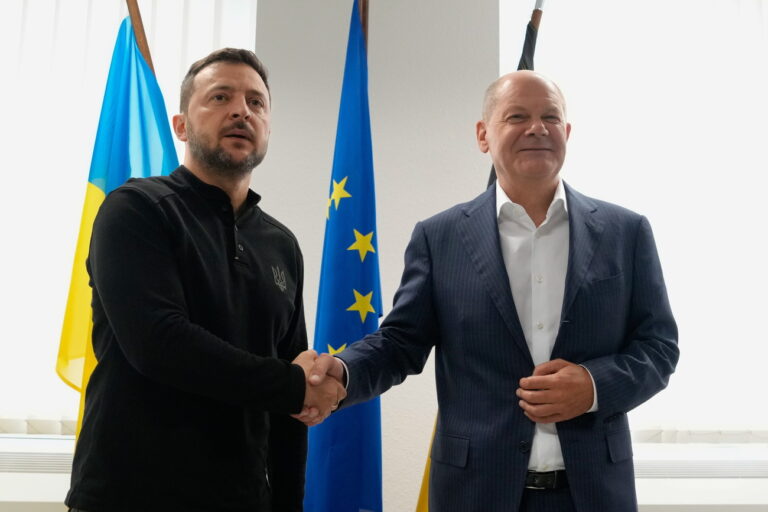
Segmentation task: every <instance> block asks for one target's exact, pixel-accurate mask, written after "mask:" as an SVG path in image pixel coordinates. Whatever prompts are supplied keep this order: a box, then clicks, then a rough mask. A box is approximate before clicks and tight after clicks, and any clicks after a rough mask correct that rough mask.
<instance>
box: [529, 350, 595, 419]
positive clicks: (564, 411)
mask: <svg viewBox="0 0 768 512" xmlns="http://www.w3.org/2000/svg"><path fill="white" fill-rule="evenodd" d="M516 395H517V397H518V398H520V401H519V402H518V405H519V406H520V408H521V409H523V412H524V413H525V415H526V416H527V417H528V418H530V419H531V421H535V422H537V423H552V422H553V421H565V420H569V419H571V418H575V417H576V416H580V415H582V414H584V413H585V412H587V411H588V410H589V408H590V407H591V405H592V402H593V398H594V396H593V395H594V394H593V388H592V379H591V377H590V376H589V372H588V371H587V370H586V369H585V368H584V367H582V366H579V365H576V364H573V363H570V362H568V361H565V360H562V359H556V360H554V361H547V362H546V363H542V364H540V365H539V366H537V367H536V368H535V370H534V375H533V376H531V377H525V378H523V379H520V388H518V389H517V391H516Z"/></svg>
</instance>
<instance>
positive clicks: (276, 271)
mask: <svg viewBox="0 0 768 512" xmlns="http://www.w3.org/2000/svg"><path fill="white" fill-rule="evenodd" d="M272 275H273V276H274V277H275V284H276V285H277V287H278V288H280V291H281V292H284V291H285V289H286V288H287V287H288V284H287V282H286V280H285V271H284V270H280V267H272Z"/></svg>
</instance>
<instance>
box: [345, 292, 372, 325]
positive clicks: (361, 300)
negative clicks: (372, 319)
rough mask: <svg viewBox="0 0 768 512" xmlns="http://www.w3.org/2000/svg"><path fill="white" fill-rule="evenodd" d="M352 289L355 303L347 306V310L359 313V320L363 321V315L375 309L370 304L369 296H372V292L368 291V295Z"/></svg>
mask: <svg viewBox="0 0 768 512" xmlns="http://www.w3.org/2000/svg"><path fill="white" fill-rule="evenodd" d="M352 291H353V292H354V293H355V303H354V304H352V305H351V306H349V307H348V308H347V311H357V312H358V313H360V321H361V322H365V317H366V316H368V313H375V312H376V310H375V309H373V306H371V298H372V297H373V292H371V293H369V294H368V295H363V294H361V293H360V292H358V291H357V290H352Z"/></svg>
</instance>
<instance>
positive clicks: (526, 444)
mask: <svg viewBox="0 0 768 512" xmlns="http://www.w3.org/2000/svg"><path fill="white" fill-rule="evenodd" d="M520 451H521V452H522V453H528V452H529V451H531V443H530V441H520Z"/></svg>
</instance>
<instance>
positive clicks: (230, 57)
mask: <svg viewBox="0 0 768 512" xmlns="http://www.w3.org/2000/svg"><path fill="white" fill-rule="evenodd" d="M216 62H229V63H232V64H246V65H248V66H251V67H252V68H253V69H255V70H256V72H257V73H258V74H259V76H260V77H261V79H262V80H264V85H266V86H267V93H268V94H269V95H270V100H271V99H272V94H271V93H270V92H269V82H267V68H266V67H265V66H264V64H262V62H261V61H260V60H259V58H258V57H256V54H255V53H253V52H252V51H250V50H244V49H241V48H222V49H220V50H216V51H214V52H212V53H210V54H209V55H208V56H206V57H203V58H202V59H200V60H198V61H197V62H194V63H192V65H191V66H190V67H189V71H187V75H186V76H185V77H184V80H182V81H181V95H180V101H179V109H180V111H181V112H182V113H185V112H186V111H187V107H189V99H190V98H191V97H192V93H193V92H194V90H195V88H194V82H195V77H196V76H197V74H198V73H199V72H200V71H202V70H203V69H205V68H207V67H208V66H210V65H211V64H214V63H216Z"/></svg>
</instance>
